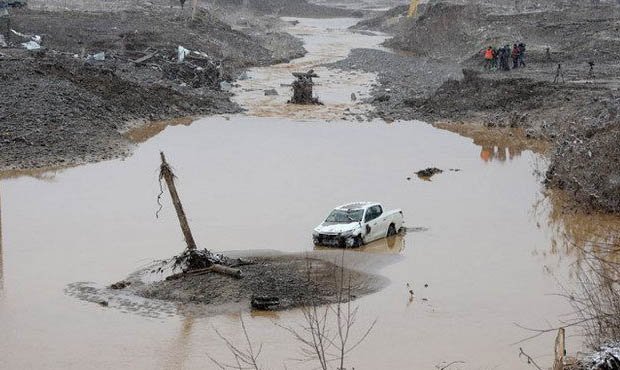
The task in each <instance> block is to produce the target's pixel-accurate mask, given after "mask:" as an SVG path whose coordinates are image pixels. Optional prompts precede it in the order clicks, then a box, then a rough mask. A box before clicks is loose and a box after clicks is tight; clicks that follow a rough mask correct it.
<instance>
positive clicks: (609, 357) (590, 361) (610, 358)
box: [581, 342, 620, 370]
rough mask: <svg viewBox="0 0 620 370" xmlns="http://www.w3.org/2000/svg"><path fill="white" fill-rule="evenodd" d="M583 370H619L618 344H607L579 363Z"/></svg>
mask: <svg viewBox="0 0 620 370" xmlns="http://www.w3.org/2000/svg"><path fill="white" fill-rule="evenodd" d="M581 364H582V366H581V368H582V369H584V370H620V342H615V343H608V344H605V345H603V346H601V349H600V350H599V351H597V352H595V353H593V354H591V355H590V356H588V357H586V358H584V359H583V360H582V361H581Z"/></svg>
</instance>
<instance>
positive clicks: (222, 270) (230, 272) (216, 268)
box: [166, 264, 243, 280]
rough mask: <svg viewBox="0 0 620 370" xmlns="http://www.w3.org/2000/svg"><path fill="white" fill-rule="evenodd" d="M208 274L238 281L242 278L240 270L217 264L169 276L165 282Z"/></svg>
mask: <svg viewBox="0 0 620 370" xmlns="http://www.w3.org/2000/svg"><path fill="white" fill-rule="evenodd" d="M210 272H215V273H218V274H221V275H226V276H231V277H234V278H236V279H240V278H241V277H243V275H242V274H241V270H239V269H235V268H232V267H228V266H224V265H219V264H213V265H212V266H211V267H207V268H204V269H198V270H190V271H187V272H181V273H178V274H174V275H170V276H168V277H167V278H166V280H176V279H180V278H183V277H186V276H196V275H205V274H208V273H210Z"/></svg>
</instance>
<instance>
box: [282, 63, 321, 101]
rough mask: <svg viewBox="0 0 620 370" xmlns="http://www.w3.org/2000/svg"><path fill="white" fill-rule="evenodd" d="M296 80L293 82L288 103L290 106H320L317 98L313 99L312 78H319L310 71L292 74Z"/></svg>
mask: <svg viewBox="0 0 620 370" xmlns="http://www.w3.org/2000/svg"><path fill="white" fill-rule="evenodd" d="M293 76H295V78H296V80H295V82H293V84H292V86H293V97H292V98H291V100H289V101H288V102H289V103H291V104H321V102H320V101H319V98H317V97H314V92H313V90H312V89H313V87H314V81H312V78H317V77H319V76H318V75H317V74H316V73H314V70H313V69H311V70H309V71H308V72H306V73H301V72H293Z"/></svg>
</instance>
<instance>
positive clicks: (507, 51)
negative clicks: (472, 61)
mask: <svg viewBox="0 0 620 370" xmlns="http://www.w3.org/2000/svg"><path fill="white" fill-rule="evenodd" d="M511 59H512V69H515V68H519V67H525V44H524V43H522V42H521V43H519V44H513V45H512V48H511V47H510V45H504V46H503V47H500V48H495V47H492V46H489V47H488V48H487V49H486V50H485V51H484V68H485V69H488V70H498V69H499V70H501V71H509V70H510V60H511Z"/></svg>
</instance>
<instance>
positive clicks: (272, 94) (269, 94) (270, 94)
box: [265, 89, 280, 96]
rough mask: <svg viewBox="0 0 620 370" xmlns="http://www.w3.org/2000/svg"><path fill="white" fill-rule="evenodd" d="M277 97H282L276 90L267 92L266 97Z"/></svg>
mask: <svg viewBox="0 0 620 370" xmlns="http://www.w3.org/2000/svg"><path fill="white" fill-rule="evenodd" d="M275 95H280V94H278V91H277V90H276V89H268V90H265V96H275Z"/></svg>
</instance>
